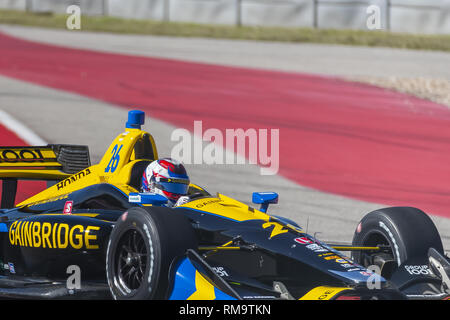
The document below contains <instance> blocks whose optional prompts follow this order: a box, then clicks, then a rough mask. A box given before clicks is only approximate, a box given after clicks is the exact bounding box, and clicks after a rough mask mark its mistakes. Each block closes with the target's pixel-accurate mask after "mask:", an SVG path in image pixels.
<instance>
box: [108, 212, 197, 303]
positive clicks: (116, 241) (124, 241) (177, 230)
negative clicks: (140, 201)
mask: <svg viewBox="0 0 450 320" xmlns="http://www.w3.org/2000/svg"><path fill="white" fill-rule="evenodd" d="M192 248H194V249H195V248H197V242H196V237H195V234H194V230H193V228H192V226H191V224H190V223H189V221H188V219H187V218H186V217H184V216H182V215H180V214H178V213H177V212H174V210H172V209H170V208H166V207H151V208H141V207H134V208H130V209H129V210H128V211H126V212H125V213H124V214H123V215H122V216H121V217H120V218H119V219H118V220H117V222H116V224H115V226H114V229H113V230H112V232H111V236H110V240H109V242H108V248H107V253H106V276H107V280H108V285H109V288H110V291H111V294H112V296H113V298H114V299H136V300H146V299H165V298H167V296H168V292H167V291H168V286H169V269H170V265H171V264H172V262H173V261H174V260H175V259H176V258H177V257H181V256H182V255H183V254H184V253H185V252H186V250H187V249H192Z"/></svg>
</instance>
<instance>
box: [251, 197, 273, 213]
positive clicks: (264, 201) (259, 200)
mask: <svg viewBox="0 0 450 320" xmlns="http://www.w3.org/2000/svg"><path fill="white" fill-rule="evenodd" d="M252 202H253V203H256V204H261V208H259V210H260V211H262V212H267V209H268V208H269V204H271V203H278V193H276V192H253V195H252Z"/></svg>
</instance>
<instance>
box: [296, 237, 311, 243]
mask: <svg viewBox="0 0 450 320" xmlns="http://www.w3.org/2000/svg"><path fill="white" fill-rule="evenodd" d="M294 241H295V242H297V243H300V244H312V243H314V241H312V240H311V239H308V238H307V237H299V238H295V239H294Z"/></svg>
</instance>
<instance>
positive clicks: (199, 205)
mask: <svg viewBox="0 0 450 320" xmlns="http://www.w3.org/2000/svg"><path fill="white" fill-rule="evenodd" d="M221 201H222V200H220V199H211V200H207V201H203V202H201V203H197V204H196V205H195V207H196V208H203V207H204V206H207V205H208V204H212V203H217V202H221Z"/></svg>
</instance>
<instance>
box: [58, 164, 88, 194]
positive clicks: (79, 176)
mask: <svg viewBox="0 0 450 320" xmlns="http://www.w3.org/2000/svg"><path fill="white" fill-rule="evenodd" d="M90 174H91V170H89V168H88V169H84V170H83V171H80V172H78V173H75V174H74V175H72V176H70V177H69V178H67V179H64V180H63V181H61V182H59V183H57V184H56V187H57V188H58V190H60V189H63V188H65V187H67V186H68V185H70V184H72V183H74V182H76V181H78V180H79V179H82V178H84V177H85V176H88V175H90Z"/></svg>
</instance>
